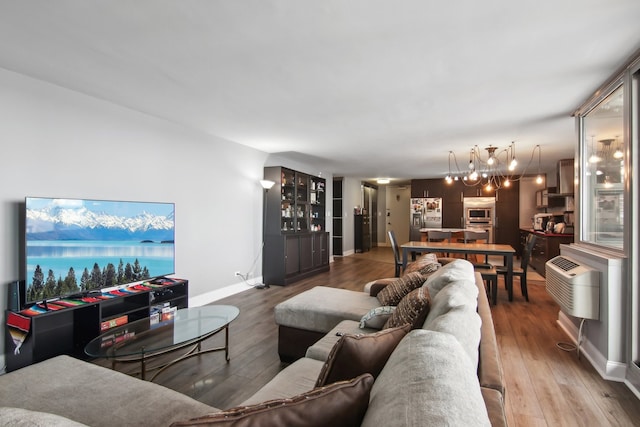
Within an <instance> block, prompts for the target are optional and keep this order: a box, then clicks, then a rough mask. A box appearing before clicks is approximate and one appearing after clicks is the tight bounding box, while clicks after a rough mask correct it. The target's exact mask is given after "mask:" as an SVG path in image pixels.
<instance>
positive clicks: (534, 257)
mask: <svg viewBox="0 0 640 427" xmlns="http://www.w3.org/2000/svg"><path fill="white" fill-rule="evenodd" d="M529 233H532V234H535V235H536V242H535V244H534V246H533V249H532V250H531V260H530V261H529V265H530V266H531V267H532V268H533V269H535V270H536V271H537V272H538V273H539V274H540V275H541V276H542V277H545V264H546V263H547V261H549V260H550V259H551V258H554V257H556V256H558V255H560V245H563V244H569V243H573V234H554V233H543V232H539V231H533V230H525V229H523V230H521V237H524V238H526V234H529Z"/></svg>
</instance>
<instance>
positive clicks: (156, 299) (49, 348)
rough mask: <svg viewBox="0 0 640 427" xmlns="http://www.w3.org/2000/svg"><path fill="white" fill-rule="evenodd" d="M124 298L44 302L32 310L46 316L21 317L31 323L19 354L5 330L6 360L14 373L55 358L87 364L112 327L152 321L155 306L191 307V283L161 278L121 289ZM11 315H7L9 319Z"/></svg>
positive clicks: (30, 312) (103, 296)
mask: <svg viewBox="0 0 640 427" xmlns="http://www.w3.org/2000/svg"><path fill="white" fill-rule="evenodd" d="M121 290H123V291H125V292H122V293H124V295H114V294H112V293H109V292H105V293H90V292H87V293H83V294H82V295H76V296H74V298H63V299H60V300H54V301H49V302H47V301H44V302H43V303H40V304H36V305H34V306H32V307H35V308H36V309H39V310H42V309H46V311H44V312H42V313H38V312H37V311H35V309H31V310H30V309H29V308H26V309H24V310H21V311H19V312H14V313H16V314H17V315H20V316H22V317H25V318H28V319H29V320H30V326H29V333H28V334H27V336H26V338H25V340H24V342H23V343H22V345H21V347H20V349H19V353H18V354H14V350H15V345H14V342H13V338H12V335H11V333H10V326H9V325H6V326H5V358H6V365H7V372H10V371H14V370H16V369H19V368H22V367H24V366H28V365H31V364H33V363H37V362H41V361H43V360H46V359H49V358H51V357H54V356H58V355H61V354H67V355H71V356H75V357H78V358H81V359H86V358H87V356H86V355H85V354H84V347H85V346H86V345H87V343H89V341H91V340H92V339H94V338H95V337H97V336H98V335H100V334H101V333H103V332H104V331H105V330H106V329H105V328H107V329H108V327H109V326H111V325H115V324H122V322H124V321H125V320H126V321H127V322H132V321H134V320H139V319H142V318H145V317H149V313H150V310H151V308H152V307H153V306H156V305H163V304H166V303H168V304H169V305H171V306H172V307H178V308H185V307H188V305H189V302H188V299H189V281H188V280H183V279H174V278H164V277H162V278H157V279H153V280H149V281H148V282H143V283H140V284H134V285H129V286H125V287H123V288H121ZM9 312H11V311H10V310H7V316H6V317H7V319H8V318H9Z"/></svg>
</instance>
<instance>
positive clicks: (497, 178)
mask: <svg viewBox="0 0 640 427" xmlns="http://www.w3.org/2000/svg"><path fill="white" fill-rule="evenodd" d="M485 150H486V151H487V156H486V159H483V158H482V156H481V154H482V151H481V150H480V148H479V147H478V146H477V145H475V146H474V147H473V148H472V149H471V150H470V152H469V164H468V172H466V173H463V172H461V171H460V168H459V167H458V161H457V159H456V155H455V153H454V152H453V151H449V173H448V174H447V176H446V177H445V181H446V182H447V183H448V184H451V183H452V182H453V181H456V180H458V179H459V178H460V177H461V178H462V181H463V182H464V184H465V185H468V186H473V185H481V186H483V187H484V189H485V190H486V191H491V190H493V189H494V188H495V189H498V188H501V187H510V186H511V184H512V183H513V182H515V181H519V180H520V179H521V178H522V177H523V176H524V174H525V173H526V171H527V169H528V168H529V166H531V163H532V162H533V159H534V156H535V153H536V150H537V151H538V178H537V180H536V182H537V183H538V184H542V183H543V182H544V180H543V179H542V175H541V174H540V164H541V149H540V145H536V146H535V147H534V149H533V151H532V152H531V159H530V160H529V163H528V164H527V165H526V167H525V168H524V170H523V171H522V172H521V173H520V174H517V173H516V167H517V166H518V161H517V160H516V143H515V142H511V144H510V145H509V146H508V147H506V148H503V149H500V148H499V147H495V146H493V145H489V146H488V147H485ZM452 159H453V164H454V166H455V170H454V172H455V173H454V172H452V169H451V164H452Z"/></svg>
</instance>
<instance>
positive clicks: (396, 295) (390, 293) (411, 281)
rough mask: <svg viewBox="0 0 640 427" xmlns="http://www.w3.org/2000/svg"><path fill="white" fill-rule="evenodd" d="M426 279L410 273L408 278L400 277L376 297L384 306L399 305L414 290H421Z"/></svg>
mask: <svg viewBox="0 0 640 427" xmlns="http://www.w3.org/2000/svg"><path fill="white" fill-rule="evenodd" d="M424 280H425V279H424V277H423V276H422V274H420V273H409V274H407V275H406V276H402V277H398V278H397V279H395V280H393V281H392V282H391V283H389V285H387V286H386V287H385V288H384V289H383V290H381V291H380V292H378V295H376V297H377V298H378V301H380V304H382V305H398V303H399V302H400V300H401V299H402V298H404V296H405V295H407V294H408V293H409V292H411V291H412V290H414V289H416V288H419V287H420V286H422V284H423V283H424Z"/></svg>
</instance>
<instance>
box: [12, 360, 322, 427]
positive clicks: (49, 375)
mask: <svg viewBox="0 0 640 427" xmlns="http://www.w3.org/2000/svg"><path fill="white" fill-rule="evenodd" d="M318 372H319V369H318ZM316 375H317V374H316ZM52 396H61V397H60V398H52ZM69 396H71V397H72V398H68V397H69ZM159 402H162V403H161V404H159ZM0 406H13V407H18V408H25V409H31V410H35V411H42V412H49V413H52V414H56V415H60V416H63V417H66V418H69V419H72V420H74V421H76V422H79V423H83V424H86V425H90V426H92V427H100V426H108V427H112V426H140V425H168V424H171V423H172V422H173V421H176V420H182V419H185V418H187V417H196V416H199V415H204V414H208V413H211V412H213V411H216V410H217V409H216V408H214V407H211V406H209V405H205V404H204V403H201V402H198V401H197V400H195V399H192V398H190V397H188V396H186V395H185V394H182V393H178V392H177V391H174V390H170V389H168V388H166V387H163V386H161V385H159V384H153V383H150V382H149V381H141V380H139V379H137V378H134V377H131V376H129V375H126V374H123V373H121V372H116V371H114V370H111V369H108V368H103V367H102V366H97V365H94V364H92V363H89V362H84V361H82V360H78V359H74V358H73V357H70V356H56V357H53V358H51V359H47V360H45V361H43V362H39V363H36V364H33V365H30V366H27V367H25V368H22V369H18V370H16V371H13V372H9V373H8V374H4V375H0ZM105 408H117V410H107V409H105ZM141 408H142V409H141ZM107 414H108V415H107Z"/></svg>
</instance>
